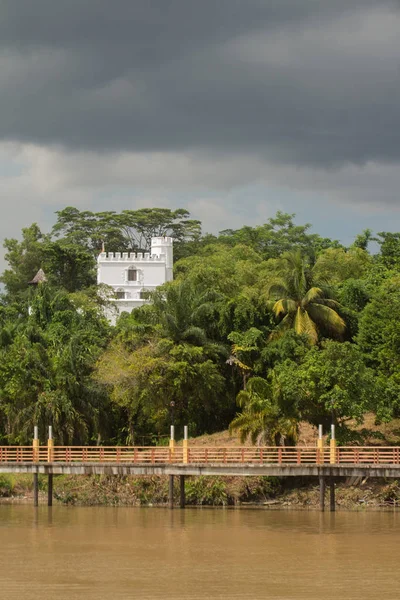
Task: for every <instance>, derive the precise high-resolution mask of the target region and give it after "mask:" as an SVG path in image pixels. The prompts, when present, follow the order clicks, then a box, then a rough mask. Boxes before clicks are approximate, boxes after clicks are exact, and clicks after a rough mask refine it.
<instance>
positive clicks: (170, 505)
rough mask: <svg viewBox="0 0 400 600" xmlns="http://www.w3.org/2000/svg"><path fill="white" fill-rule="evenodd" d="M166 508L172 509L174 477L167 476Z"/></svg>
mask: <svg viewBox="0 0 400 600" xmlns="http://www.w3.org/2000/svg"><path fill="white" fill-rule="evenodd" d="M168 478H169V488H168V506H169V508H174V476H173V475H169V476H168Z"/></svg>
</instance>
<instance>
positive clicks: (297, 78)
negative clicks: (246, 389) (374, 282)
mask: <svg viewBox="0 0 400 600" xmlns="http://www.w3.org/2000/svg"><path fill="white" fill-rule="evenodd" d="M0 86H1V94H0V186H1V187H0V193H1V199H2V208H3V211H2V215H3V216H2V219H1V220H0V239H3V238H4V237H6V236H9V237H10V236H17V235H18V233H19V231H20V229H21V227H23V226H26V225H29V224H30V223H31V222H32V221H37V222H38V223H39V224H40V225H42V226H43V228H44V229H45V230H46V229H48V228H49V227H50V226H51V224H52V222H53V220H54V211H55V210H58V209H60V208H63V207H64V206H66V205H72V206H77V207H78V208H80V209H89V210H104V209H115V210H120V209H123V208H139V207H143V206H166V207H185V208H188V209H189V210H190V211H191V213H192V215H193V216H194V217H197V218H199V219H201V220H202V221H203V223H204V229H205V230H207V231H213V232H215V231H218V230H219V229H224V228H226V227H240V226H241V225H244V224H250V225H254V224H257V223H258V224H261V223H263V222H265V221H266V220H267V219H268V217H270V216H272V215H274V214H275V212H276V211H277V210H284V211H287V212H295V213H296V214H297V215H298V219H297V220H298V221H299V222H306V221H307V222H312V223H313V224H314V229H315V230H316V231H318V232H319V233H322V234H324V235H330V236H332V237H334V238H338V239H341V240H342V241H344V242H345V243H350V242H351V240H352V239H353V238H354V235H355V234H356V233H358V232H359V231H361V230H362V229H364V228H365V227H371V228H372V229H373V230H375V231H381V230H387V231H390V230H392V231H400V202H399V198H400V197H399V189H400V168H399V166H400V0H395V1H393V0H390V1H389V0H388V1H386V0H113V1H112V2H110V0H56V1H55V0H35V1H34V2H33V1H32V0H0Z"/></svg>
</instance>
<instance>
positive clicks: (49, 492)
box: [47, 473, 53, 506]
mask: <svg viewBox="0 0 400 600" xmlns="http://www.w3.org/2000/svg"><path fill="white" fill-rule="evenodd" d="M47 506H53V473H49V475H48V482H47Z"/></svg>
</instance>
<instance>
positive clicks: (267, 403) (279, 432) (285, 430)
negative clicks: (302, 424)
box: [229, 377, 299, 445]
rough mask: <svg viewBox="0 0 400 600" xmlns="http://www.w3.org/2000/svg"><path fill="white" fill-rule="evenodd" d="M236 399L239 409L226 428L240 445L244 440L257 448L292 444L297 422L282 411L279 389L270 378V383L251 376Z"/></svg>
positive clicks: (295, 437) (296, 434)
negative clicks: (234, 435) (237, 437)
mask: <svg viewBox="0 0 400 600" xmlns="http://www.w3.org/2000/svg"><path fill="white" fill-rule="evenodd" d="M271 379H272V380H271ZM236 400H237V404H238V406H239V407H240V408H241V409H242V410H241V412H240V413H238V414H237V415H236V416H235V418H234V419H233V421H232V422H231V424H230V425H229V431H230V433H233V432H237V433H238V434H239V437H240V441H241V443H244V442H246V440H250V441H251V443H252V444H258V445H261V444H263V445H268V444H273V445H278V444H282V443H286V445H291V444H294V443H295V441H296V440H297V437H298V425H299V423H298V419H297V418H296V416H293V415H288V414H284V412H283V411H282V407H281V405H280V390H279V386H277V385H276V381H274V378H273V377H272V378H270V381H267V380H265V379H263V378H261V377H252V378H251V379H249V381H248V385H247V388H246V389H245V390H242V391H240V392H239V394H238V396H237V399H236Z"/></svg>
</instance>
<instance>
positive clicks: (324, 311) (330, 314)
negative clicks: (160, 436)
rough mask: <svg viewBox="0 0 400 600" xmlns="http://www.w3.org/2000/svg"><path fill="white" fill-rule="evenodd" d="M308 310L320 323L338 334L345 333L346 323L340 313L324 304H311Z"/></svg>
mask: <svg viewBox="0 0 400 600" xmlns="http://www.w3.org/2000/svg"><path fill="white" fill-rule="evenodd" d="M308 312H309V314H310V316H311V318H312V319H313V320H314V321H315V322H316V323H318V324H319V325H321V326H323V327H325V328H326V329H328V330H329V331H331V332H333V333H334V334H336V335H339V336H341V335H343V334H344V333H345V331H346V323H345V322H344V320H343V319H342V317H341V316H340V315H338V313H337V312H336V311H335V310H333V308H330V307H329V306H325V305H324V304H316V303H314V304H310V305H309V307H308Z"/></svg>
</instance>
